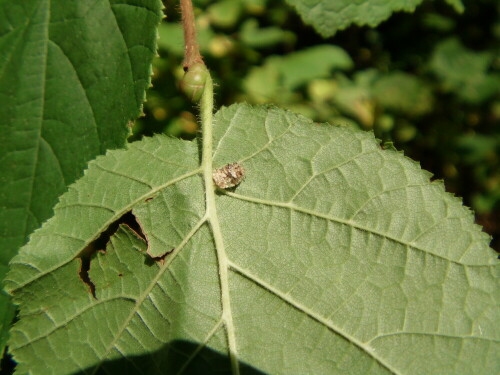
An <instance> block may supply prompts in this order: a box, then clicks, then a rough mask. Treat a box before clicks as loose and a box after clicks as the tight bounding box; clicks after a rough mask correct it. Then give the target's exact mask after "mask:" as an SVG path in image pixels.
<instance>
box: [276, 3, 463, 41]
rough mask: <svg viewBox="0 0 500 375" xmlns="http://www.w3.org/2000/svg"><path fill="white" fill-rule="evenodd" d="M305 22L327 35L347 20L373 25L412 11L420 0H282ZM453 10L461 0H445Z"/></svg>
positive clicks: (458, 6) (347, 22) (347, 21)
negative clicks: (394, 15)
mask: <svg viewBox="0 0 500 375" xmlns="http://www.w3.org/2000/svg"><path fill="white" fill-rule="evenodd" d="M286 1H287V2H288V3H289V4H290V5H292V6H293V7H294V8H295V9H296V10H297V13H299V14H300V15H301V17H302V19H303V20H304V22H305V23H307V24H309V25H312V26H313V27H314V28H315V29H316V31H317V32H318V33H320V34H321V35H322V36H323V37H325V38H326V37H330V36H332V35H334V34H335V33H336V32H337V31H338V30H343V29H345V28H346V27H348V26H350V25H351V24H356V25H360V26H363V25H368V26H372V27H374V26H377V25H378V24H379V23H380V22H382V21H385V20H386V19H387V18H389V16H390V15H391V14H392V13H393V12H397V11H406V12H412V11H414V10H415V7H416V6H417V5H419V4H420V3H422V0H385V1H380V0H358V1H352V0H286ZM446 2H447V3H449V4H450V5H451V6H452V7H453V8H454V9H455V10H456V11H458V12H460V13H461V12H463V9H464V7H463V4H462V2H461V0H446Z"/></svg>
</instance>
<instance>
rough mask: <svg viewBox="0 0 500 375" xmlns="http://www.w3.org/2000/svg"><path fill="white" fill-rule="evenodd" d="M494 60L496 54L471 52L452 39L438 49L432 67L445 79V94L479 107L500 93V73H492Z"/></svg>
mask: <svg viewBox="0 0 500 375" xmlns="http://www.w3.org/2000/svg"><path fill="white" fill-rule="evenodd" d="M493 59H494V55H493V53H490V52H475V51H471V50H469V49H467V48H465V47H464V46H463V45H462V43H460V41H458V40H457V39H454V38H451V39H447V40H445V41H443V42H441V43H440V44H438V45H437V46H436V48H435V50H434V52H433V54H432V57H431V61H430V68H431V70H432V71H433V72H434V73H435V74H436V75H437V76H438V77H439V78H440V79H441V80H442V82H443V86H444V90H445V91H451V92H454V93H456V94H457V96H458V97H459V98H461V99H462V100H463V101H465V102H469V103H473V104H479V103H482V102H484V101H485V100H488V99H489V98H491V97H492V96H493V95H495V94H498V93H500V74H498V73H496V74H495V73H489V72H488V69H489V67H490V65H491V63H492V61H493Z"/></svg>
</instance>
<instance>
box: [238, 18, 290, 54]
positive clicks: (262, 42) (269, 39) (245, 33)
mask: <svg viewBox="0 0 500 375" xmlns="http://www.w3.org/2000/svg"><path fill="white" fill-rule="evenodd" d="M240 38H241V41H242V42H243V43H244V44H245V45H247V46H249V47H252V48H266V47H271V46H273V45H275V44H278V43H283V42H286V41H293V40H295V35H294V34H293V33H292V32H290V31H285V30H283V29H281V28H279V27H277V26H271V27H262V28H259V24H258V21H257V20H256V19H255V18H250V19H248V20H247V21H245V23H243V25H242V26H241V30H240Z"/></svg>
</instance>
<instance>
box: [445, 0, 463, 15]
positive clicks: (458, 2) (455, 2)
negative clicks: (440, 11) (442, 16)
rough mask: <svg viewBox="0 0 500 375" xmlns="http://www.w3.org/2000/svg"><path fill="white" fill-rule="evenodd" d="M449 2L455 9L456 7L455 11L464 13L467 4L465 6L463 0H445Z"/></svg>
mask: <svg viewBox="0 0 500 375" xmlns="http://www.w3.org/2000/svg"><path fill="white" fill-rule="evenodd" d="M445 1H446V2H447V3H448V4H450V5H451V6H452V7H453V9H455V11H456V12H457V13H463V12H464V10H465V6H464V3H463V2H462V0H445Z"/></svg>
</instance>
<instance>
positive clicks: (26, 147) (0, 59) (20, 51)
mask: <svg viewBox="0 0 500 375" xmlns="http://www.w3.org/2000/svg"><path fill="white" fill-rule="evenodd" d="M160 9H161V3H160V1H158V0H120V1H117V0H107V1H94V0H78V1H67V0H36V1H35V0H24V1H18V0H0V101H1V103H2V104H1V105H0V124H1V125H2V131H1V132H0V146H1V147H0V160H1V163H0V207H1V209H0V248H1V252H0V254H1V256H0V279H3V276H4V274H5V273H6V268H7V263H8V261H9V260H10V258H11V257H12V256H13V255H14V254H15V252H16V251H17V250H18V249H19V247H20V246H21V245H23V244H24V243H25V241H26V239H27V236H28V235H29V234H30V233H31V232H32V231H33V230H34V229H35V228H37V227H39V226H40V225H41V223H42V222H43V221H45V220H46V219H48V218H49V217H50V216H51V215H52V207H53V206H54V204H55V203H56V202H57V197H58V196H60V195H61V194H62V193H63V192H64V191H65V189H66V186H67V185H69V184H70V183H72V182H74V181H75V180H76V179H77V178H78V177H80V176H81V173H82V172H81V171H82V170H83V169H84V168H85V166H86V164H87V162H88V161H89V160H91V159H93V158H94V157H95V156H96V155H99V154H102V153H104V152H105V150H106V149H109V148H116V147H122V146H123V145H124V144H125V140H126V138H127V136H128V134H129V129H128V125H127V123H128V121H130V120H134V119H135V118H136V117H138V115H139V113H140V108H141V105H142V102H143V99H144V92H145V89H146V87H147V85H148V84H149V77H150V65H151V60H152V58H153V54H154V51H155V48H156V27H157V25H158V23H159V21H160V18H161V12H160ZM0 305H2V306H3V305H5V306H7V307H8V306H10V305H9V304H7V303H5V304H4V303H3V302H2V303H0ZM0 315H1V314H0ZM11 315H12V308H11V312H10V313H7V314H6V320H5V325H4V326H7V327H8V323H9V322H10V318H9V316H11ZM0 325H1V322H0ZM1 341H2V340H1V334H0V342H1Z"/></svg>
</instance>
